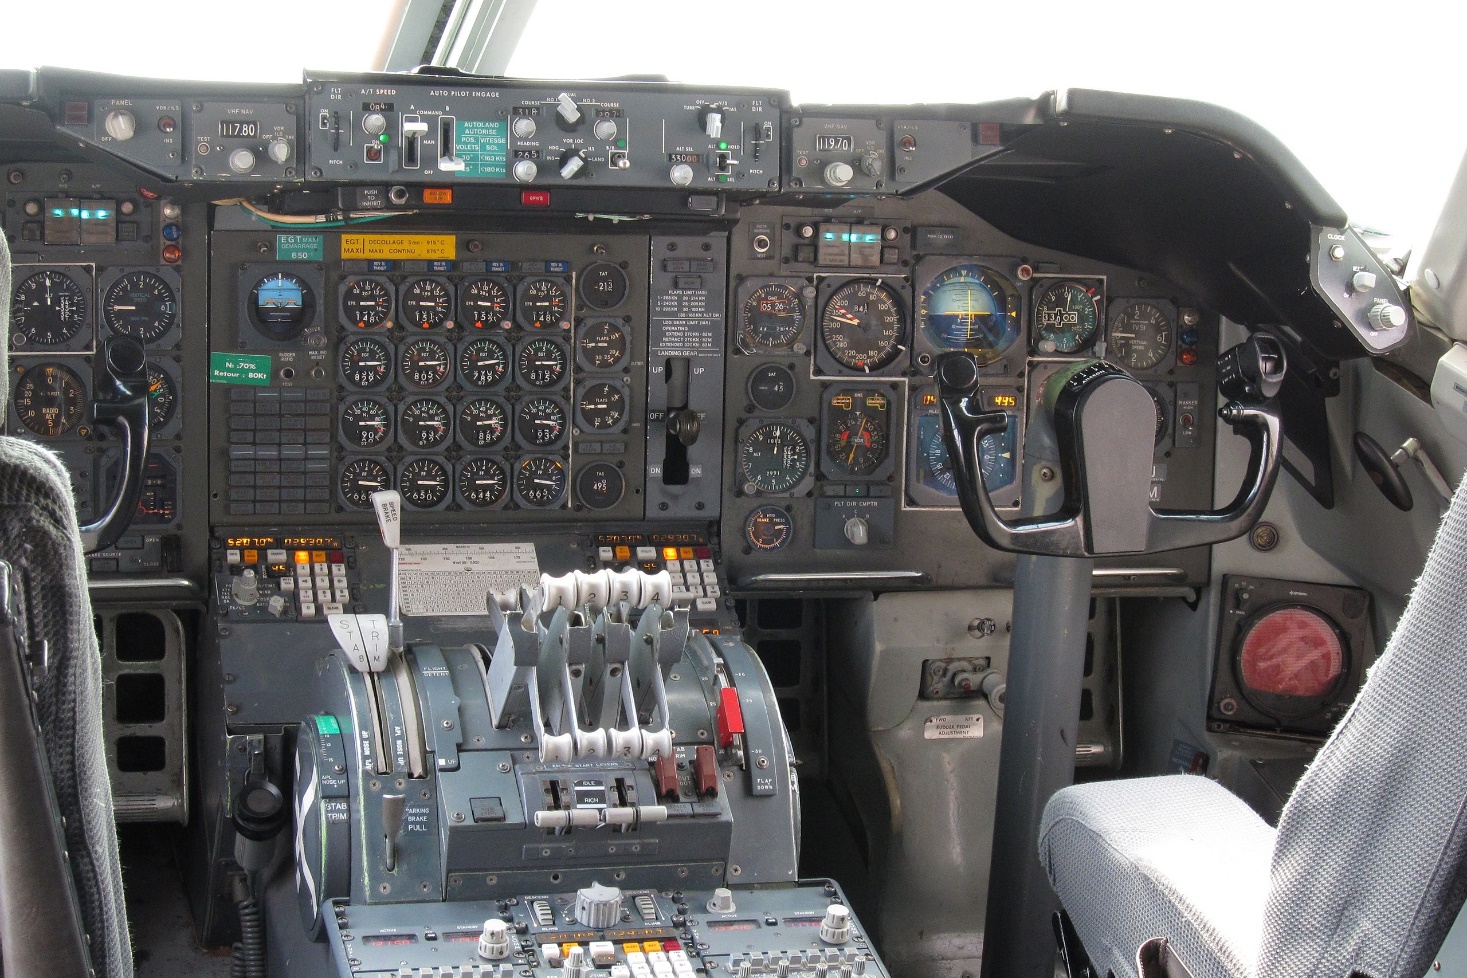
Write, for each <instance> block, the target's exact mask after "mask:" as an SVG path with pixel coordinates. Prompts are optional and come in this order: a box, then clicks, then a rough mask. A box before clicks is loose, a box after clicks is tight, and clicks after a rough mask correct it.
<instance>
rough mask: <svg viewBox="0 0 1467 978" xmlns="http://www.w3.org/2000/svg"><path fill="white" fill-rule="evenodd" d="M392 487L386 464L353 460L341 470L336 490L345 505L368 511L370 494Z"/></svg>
mask: <svg viewBox="0 0 1467 978" xmlns="http://www.w3.org/2000/svg"><path fill="white" fill-rule="evenodd" d="M391 487H392V473H390V472H388V471H387V463H386V462H383V461H381V460H380V459H375V458H354V459H352V460H351V461H349V462H347V463H346V465H344V466H343V467H342V469H341V477H340V479H339V480H338V481H337V488H338V489H340V491H341V498H342V499H344V500H346V502H347V505H349V506H354V507H356V508H357V509H370V508H371V506H372V493H374V492H381V491H382V490H383V489H389V488H391Z"/></svg>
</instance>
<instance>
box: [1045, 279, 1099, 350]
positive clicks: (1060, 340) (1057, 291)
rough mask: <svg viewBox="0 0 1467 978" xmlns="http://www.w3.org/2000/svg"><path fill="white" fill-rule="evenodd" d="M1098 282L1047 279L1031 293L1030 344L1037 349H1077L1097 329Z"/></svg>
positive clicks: (1083, 347)
mask: <svg viewBox="0 0 1467 978" xmlns="http://www.w3.org/2000/svg"><path fill="white" fill-rule="evenodd" d="M1100 299H1101V295H1100V286H1099V285H1098V284H1096V283H1094V282H1051V283H1049V284H1048V285H1046V286H1045V287H1044V288H1042V289H1039V290H1038V291H1037V292H1035V293H1034V348H1035V349H1036V350H1038V351H1039V352H1041V353H1079V352H1080V351H1081V350H1086V349H1089V348H1090V344H1091V343H1093V342H1095V334H1096V333H1097V332H1099V330H1100Z"/></svg>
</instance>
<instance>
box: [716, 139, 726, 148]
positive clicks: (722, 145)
mask: <svg viewBox="0 0 1467 978" xmlns="http://www.w3.org/2000/svg"><path fill="white" fill-rule="evenodd" d="M718 148H719V149H728V143H725V142H723V141H722V140H720V141H719V143H718Z"/></svg>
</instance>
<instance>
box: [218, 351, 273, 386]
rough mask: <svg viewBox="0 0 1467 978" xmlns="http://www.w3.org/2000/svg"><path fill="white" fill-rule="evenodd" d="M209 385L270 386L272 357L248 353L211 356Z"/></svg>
mask: <svg viewBox="0 0 1467 978" xmlns="http://www.w3.org/2000/svg"><path fill="white" fill-rule="evenodd" d="M209 383H211V384H249V385H251V386H253V387H269V386H270V357H269V355H268V354H257V355H254V356H251V355H250V354H247V353H211V354H209Z"/></svg>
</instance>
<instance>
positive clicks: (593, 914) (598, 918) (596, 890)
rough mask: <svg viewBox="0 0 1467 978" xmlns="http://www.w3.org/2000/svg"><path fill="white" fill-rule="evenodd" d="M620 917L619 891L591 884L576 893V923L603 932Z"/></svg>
mask: <svg viewBox="0 0 1467 978" xmlns="http://www.w3.org/2000/svg"><path fill="white" fill-rule="evenodd" d="M620 917H621V890H619V889H617V888H616V887H614V886H602V885H601V884H600V883H592V884H591V885H590V886H583V887H581V888H580V889H579V890H577V891H576V922H577V923H579V924H580V925H581V926H582V927H594V928H596V929H597V930H604V929H605V928H607V927H610V926H611V925H612V924H615V923H616V922H617V920H618V919H619V918H620Z"/></svg>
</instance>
